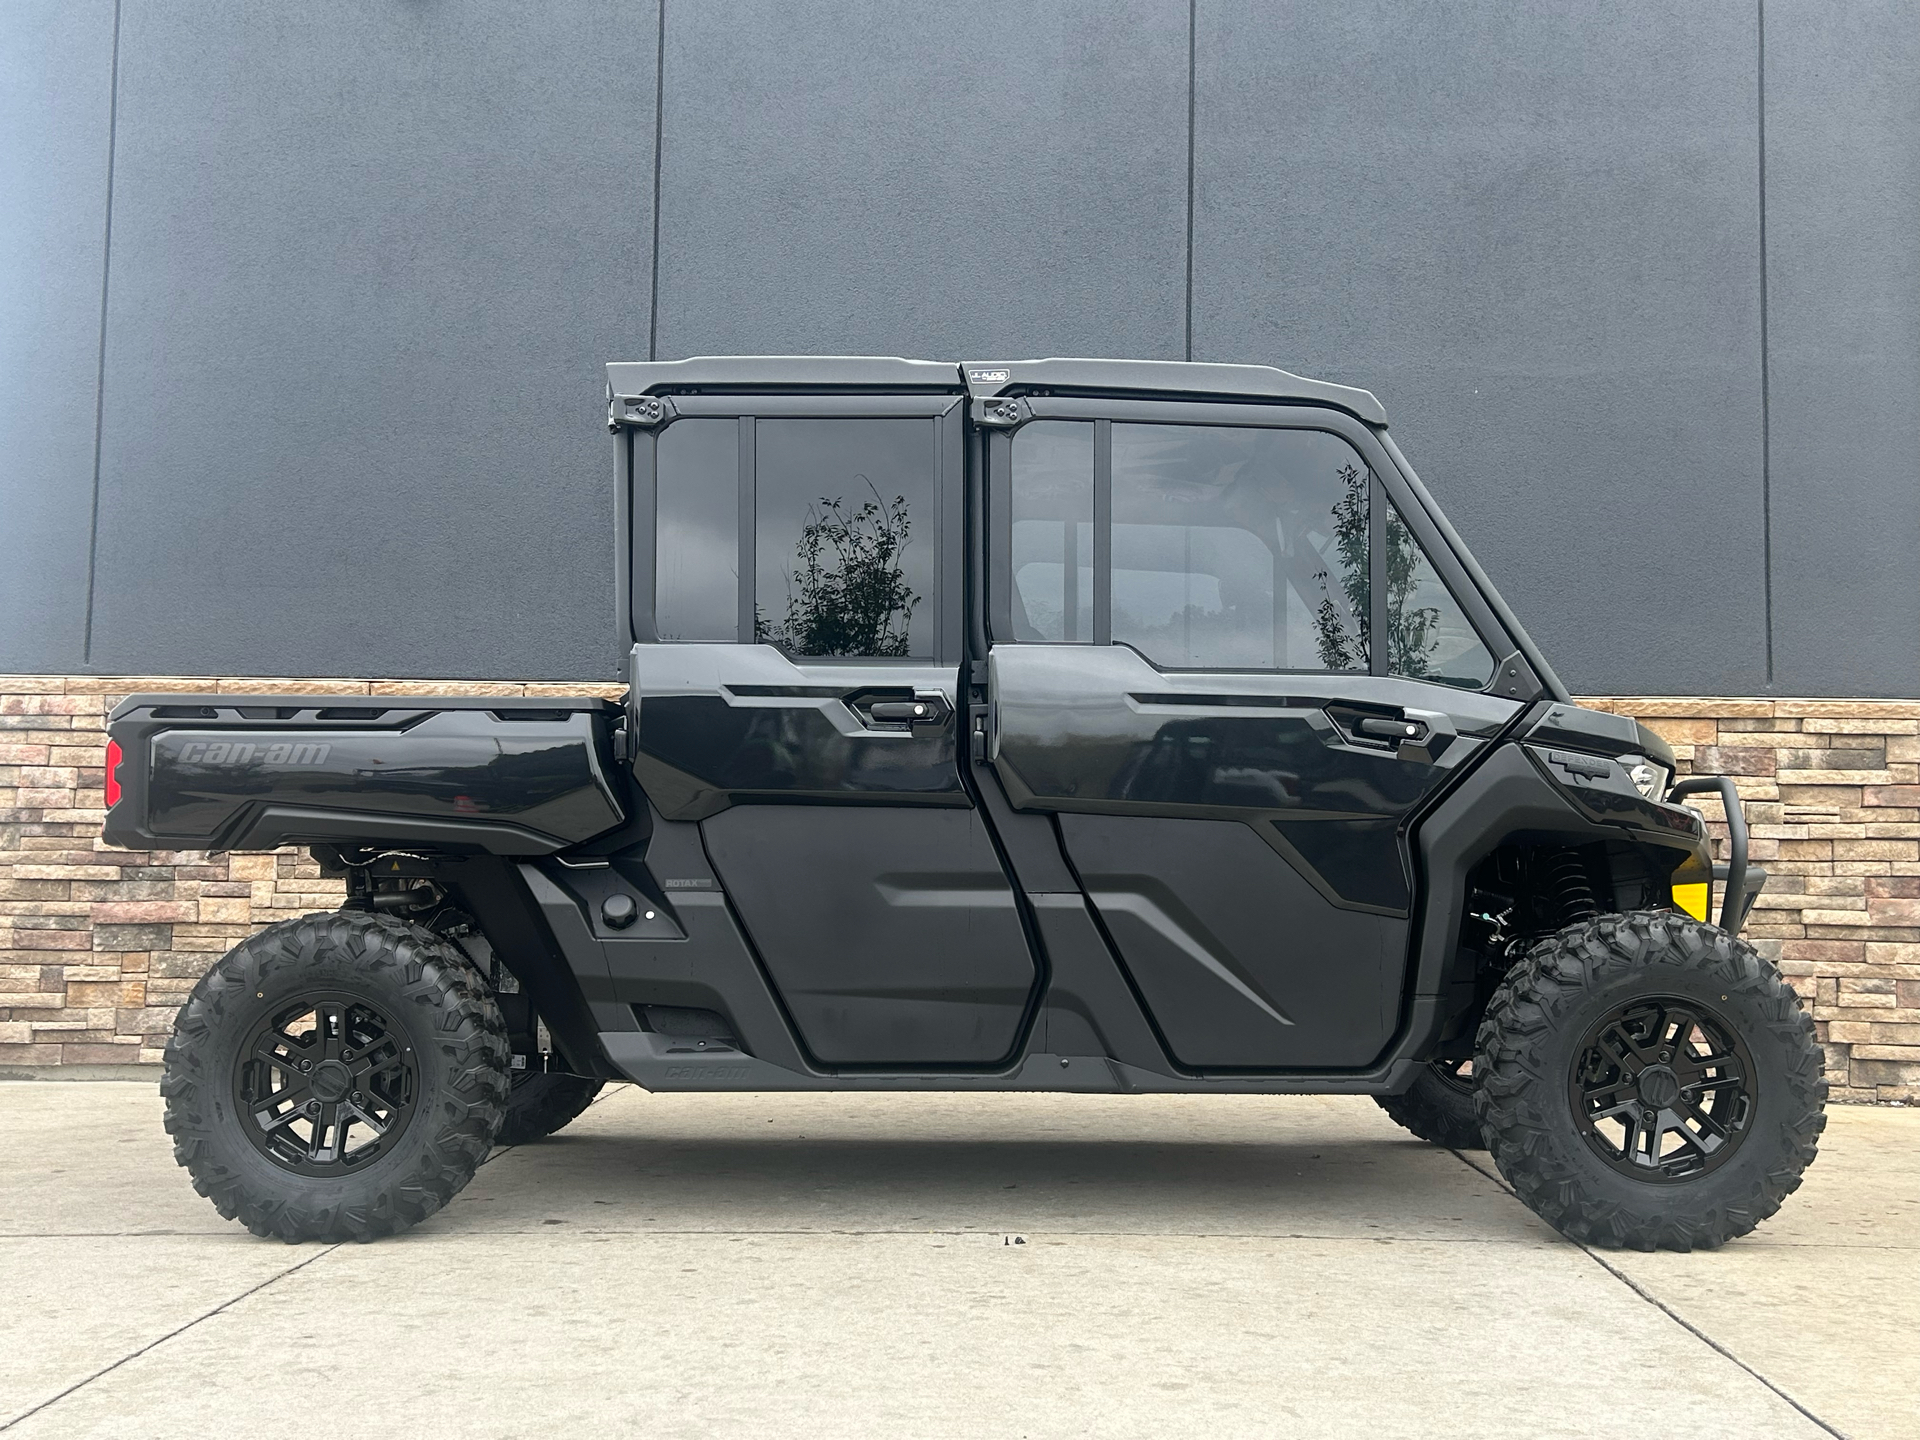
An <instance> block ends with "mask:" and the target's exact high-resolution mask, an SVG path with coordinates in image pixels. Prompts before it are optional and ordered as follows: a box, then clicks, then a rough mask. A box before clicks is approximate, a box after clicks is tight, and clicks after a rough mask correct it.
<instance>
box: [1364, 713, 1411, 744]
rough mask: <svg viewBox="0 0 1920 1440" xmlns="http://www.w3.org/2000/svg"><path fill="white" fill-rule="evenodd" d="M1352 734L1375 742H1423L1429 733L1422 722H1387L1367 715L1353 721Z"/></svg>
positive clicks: (1379, 717)
mask: <svg viewBox="0 0 1920 1440" xmlns="http://www.w3.org/2000/svg"><path fill="white" fill-rule="evenodd" d="M1353 731H1354V734H1356V735H1365V736H1368V737H1369V738H1372V739H1376V740H1392V741H1395V742H1401V741H1407V740H1416V741H1417V740H1424V739H1426V738H1427V735H1428V733H1429V731H1428V729H1427V726H1426V724H1425V722H1424V721H1420V720H1388V719H1385V718H1383V717H1381V716H1378V715H1368V716H1366V717H1365V718H1363V719H1361V720H1358V721H1355V722H1354V727H1353Z"/></svg>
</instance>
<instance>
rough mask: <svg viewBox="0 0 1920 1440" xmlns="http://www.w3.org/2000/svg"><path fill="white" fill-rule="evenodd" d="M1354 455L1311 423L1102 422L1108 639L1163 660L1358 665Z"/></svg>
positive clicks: (1363, 512) (1364, 493) (1362, 619)
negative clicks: (1107, 476)
mask: <svg viewBox="0 0 1920 1440" xmlns="http://www.w3.org/2000/svg"><path fill="white" fill-rule="evenodd" d="M1369 478H1370V477H1369V475H1368V471H1367V468H1366V465H1365V463H1364V462H1363V461H1362V460H1361V458H1360V456H1359V455H1358V454H1357V453H1355V451H1354V450H1353V448H1352V447H1351V446H1349V445H1348V444H1347V443H1346V442H1345V441H1344V440H1341V439H1340V438H1339V437H1338V436H1335V435H1330V434H1327V433H1325V432H1323V431H1318V430H1271V429H1253V428H1245V429H1241V428H1229V427H1223V426H1203V425H1130V424H1115V425H1114V427H1113V597H1112V598H1113V639H1114V641H1115V642H1116V643H1119V642H1125V643H1126V644H1129V645H1132V646H1133V647H1134V648H1135V649H1137V650H1139V651H1140V653H1141V654H1143V655H1145V656H1146V657H1147V658H1148V659H1150V660H1152V661H1154V662H1155V663H1156V664H1159V665H1164V666H1167V667H1169V668H1173V669H1219V670H1252V669H1260V670H1264V669H1277V670H1365V669H1366V668H1367V628H1368V624H1367V622H1368V614H1369V609H1368V597H1369V590H1368V569H1367V503H1368V484H1369Z"/></svg>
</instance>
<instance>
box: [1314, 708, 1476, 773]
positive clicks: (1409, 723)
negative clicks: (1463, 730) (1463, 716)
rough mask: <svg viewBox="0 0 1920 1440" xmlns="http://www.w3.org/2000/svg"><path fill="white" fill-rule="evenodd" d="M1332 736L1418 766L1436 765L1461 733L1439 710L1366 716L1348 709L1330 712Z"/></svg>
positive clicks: (1407, 711) (1337, 709) (1334, 709)
mask: <svg viewBox="0 0 1920 1440" xmlns="http://www.w3.org/2000/svg"><path fill="white" fill-rule="evenodd" d="M1327 715H1328V717H1329V718H1330V719H1331V720H1332V721H1333V733H1334V734H1335V735H1337V736H1339V737H1340V738H1341V739H1343V740H1345V741H1347V742H1348V743H1349V744H1352V745H1355V746H1358V747H1359V748H1361V749H1364V750H1371V751H1373V752H1374V753H1376V754H1379V755H1382V756H1385V755H1391V756H1392V757H1393V758H1394V759H1396V760H1406V761H1409V762H1411V763H1413V764H1417V765H1432V764H1434V763H1436V762H1437V761H1438V760H1439V758H1440V755H1441V752H1442V751H1444V750H1445V749H1446V748H1447V747H1448V745H1450V744H1451V743H1452V742H1453V739H1454V736H1455V735H1456V734H1457V733H1458V732H1457V731H1456V730H1455V729H1454V724H1453V721H1452V720H1451V719H1450V718H1449V717H1447V716H1446V715H1443V714H1441V713H1440V712H1439V711H1437V710H1411V709H1408V710H1402V711H1401V712H1400V713H1399V714H1398V715H1364V714H1358V713H1356V712H1354V711H1352V710H1348V709H1346V708H1345V707H1333V708H1329V709H1328V711H1327Z"/></svg>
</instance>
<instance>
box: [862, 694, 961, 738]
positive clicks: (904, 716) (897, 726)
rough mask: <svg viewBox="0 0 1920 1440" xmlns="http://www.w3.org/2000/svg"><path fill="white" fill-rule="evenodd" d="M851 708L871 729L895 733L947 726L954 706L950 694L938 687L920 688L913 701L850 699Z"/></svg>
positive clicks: (889, 698) (890, 698)
mask: <svg viewBox="0 0 1920 1440" xmlns="http://www.w3.org/2000/svg"><path fill="white" fill-rule="evenodd" d="M897 693H898V692H896V694H897ZM848 708H849V709H851V710H852V711H853V713H854V714H856V715H858V716H859V717H860V720H861V723H862V724H864V725H866V726H867V727H868V728H869V729H873V730H881V731H886V732H888V733H895V734H897V733H899V732H900V731H903V730H904V731H914V730H919V729H921V728H922V727H934V726H940V725H945V724H946V723H947V721H948V720H949V719H951V718H952V716H953V707H952V706H951V705H949V704H948V703H947V697H946V696H945V695H942V694H941V693H940V692H939V691H937V690H921V691H917V692H915V694H914V696H913V698H912V699H911V700H908V699H904V698H901V699H895V698H892V697H888V698H886V699H880V698H878V697H876V698H874V699H870V700H859V699H856V700H852V701H849V702H848Z"/></svg>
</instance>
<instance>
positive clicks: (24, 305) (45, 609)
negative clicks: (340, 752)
mask: <svg viewBox="0 0 1920 1440" xmlns="http://www.w3.org/2000/svg"><path fill="white" fill-rule="evenodd" d="M112 67H113V0H87V3H81V4H76V3H72V0H23V3H19V4H14V5H10V6H8V8H7V11H6V18H5V22H4V23H3V24H0V137H4V139H0V671H8V670H13V671H62V670H77V669H79V668H80V663H81V647H82V643H83V641H82V629H83V627H84V625H85V618H86V609H87V539H88V530H89V523H90V518H91V515H92V507H93V438H94V396H95V394H96V390H95V380H96V377H97V375H98V367H99V356H100V286H101V281H102V273H101V272H102V266H103V261H104V257H105V254H106V251H105V239H104V235H105V228H106V207H107V124H108V108H109V103H110V100H111V79H110V77H111V73H112Z"/></svg>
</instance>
